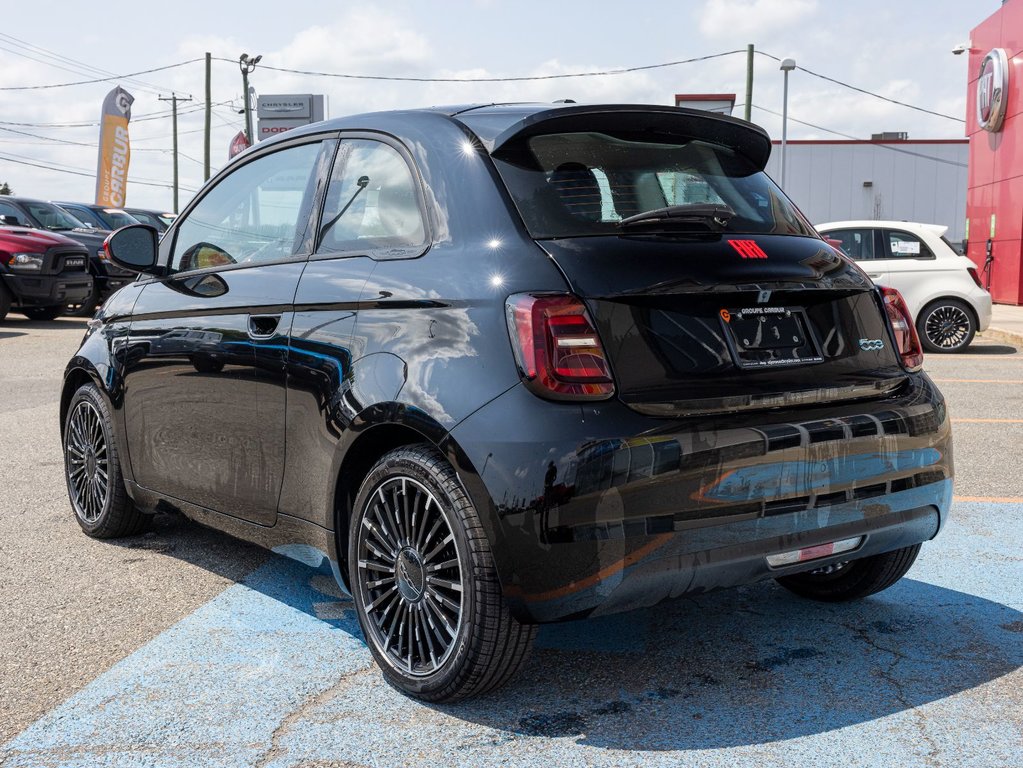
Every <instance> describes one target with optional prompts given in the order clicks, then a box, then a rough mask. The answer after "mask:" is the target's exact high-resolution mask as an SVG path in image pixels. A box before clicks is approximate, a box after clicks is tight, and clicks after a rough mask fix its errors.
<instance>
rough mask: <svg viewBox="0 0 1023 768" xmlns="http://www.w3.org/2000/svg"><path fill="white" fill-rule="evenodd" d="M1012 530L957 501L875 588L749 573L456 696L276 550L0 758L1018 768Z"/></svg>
mask: <svg viewBox="0 0 1023 768" xmlns="http://www.w3.org/2000/svg"><path fill="white" fill-rule="evenodd" d="M1020 541H1023V505H1013V504H979V503H970V504H963V503H960V504H957V505H956V506H955V509H954V510H953V515H952V517H951V519H950V521H949V524H948V526H947V528H946V530H945V531H944V532H943V533H942V535H941V536H940V537H939V538H938V539H937V540H936V541H934V542H932V543H930V544H928V545H925V547H924V550H923V554H922V555H921V558H920V560H919V561H918V563H917V565H916V566H915V567H914V569H913V570H912V571H911V572H910V576H909V577H907V578H906V579H904V580H903V581H901V582H900V583H899V584H897V585H896V586H895V587H893V588H891V589H890V590H888V591H886V592H885V593H882V594H881V595H878V596H875V597H873V598H870V599H868V600H865V601H862V602H860V603H855V604H846V605H821V604H816V603H811V602H807V601H803V600H799V599H797V598H795V597H792V596H790V595H789V594H788V593H787V592H785V591H784V590H782V589H780V588H778V587H776V586H775V585H773V584H770V583H764V584H757V585H753V586H750V587H746V588H743V589H738V590H730V591H722V592H718V593H714V594H709V595H703V596H700V597H698V598H692V599H685V600H680V601H675V602H673V603H670V604H667V605H662V606H659V607H657V608H653V609H649V610H644V611H638V612H634V613H630V614H622V615H619V616H610V617H604V618H601V619H597V620H592V621H585V622H575V623H572V624H565V625H561V626H557V627H545V628H543V630H542V631H541V634H540V638H539V639H538V643H537V648H536V650H535V652H534V654H533V657H532V658H531V660H530V661H529V662H528V663H527V665H526V666H525V667H524V669H523V670H522V672H521V673H520V675H519V676H518V677H517V678H516V679H515V680H514V681H513V682H512V684H511V685H509V686H508V687H506V688H505V689H503V690H501V691H499V692H496V693H495V694H492V695H490V696H487V697H484V698H482V699H479V700H476V701H473V702H469V703H466V704H461V705H454V706H427V705H423V704H420V703H418V702H415V701H412V700H411V699H408V698H405V697H403V696H401V695H399V694H398V693H396V692H395V691H393V690H392V689H391V688H389V687H388V686H387V685H385V684H384V683H383V682H382V679H381V677H380V674H379V671H378V670H377V669H376V667H375V666H374V665H373V663H372V660H371V657H370V655H369V652H368V650H367V649H366V647H365V645H364V643H363V641H362V636H361V634H360V632H359V630H358V626H357V622H356V620H355V617H354V615H353V613H352V610H351V604H350V602H349V601H348V600H347V599H346V598H344V597H342V595H341V594H340V592H339V591H338V590H337V588H336V587H335V586H334V585H333V582H332V580H331V577H330V576H329V575H327V574H324V573H321V572H319V571H314V570H312V569H309V568H308V567H306V566H303V565H300V564H298V563H293V562H290V561H286V560H284V559H281V558H274V559H272V560H271V561H270V562H269V563H268V564H267V565H265V566H264V567H262V568H260V569H258V570H257V571H255V572H254V573H252V574H251V575H250V576H249V577H248V578H247V579H246V580H245V583H244V584H237V585H234V586H232V587H230V588H229V589H227V590H226V591H224V592H223V593H222V594H221V595H220V596H218V597H217V598H215V599H214V600H212V601H211V602H209V603H208V604H206V605H205V606H203V607H202V608H200V609H199V610H198V611H196V612H195V613H193V614H192V615H191V616H189V617H187V618H186V619H184V620H183V621H181V622H179V623H178V624H177V625H175V626H174V627H172V628H171V629H169V630H168V631H166V632H165V633H163V634H162V635H160V636H159V637H157V638H156V639H155V640H153V641H152V642H151V643H149V644H147V645H146V646H144V647H143V648H140V649H139V650H138V651H136V652H135V653H134V654H132V655H131V656H129V657H128V658H126V659H125V660H124V661H122V662H120V663H119V664H117V665H115V666H114V667H113V668H112V669H111V670H109V671H108V672H106V673H105V674H103V675H101V676H100V677H98V678H97V679H96V680H94V681H93V682H92V683H91V684H90V685H88V686H87V687H86V688H84V689H83V690H82V691H80V692H79V693H78V694H76V695H74V696H72V697H71V698H70V699H69V700H68V701H67V702H65V703H64V704H62V705H61V706H59V707H57V708H56V709H54V710H53V711H52V712H50V713H49V714H47V715H46V716H45V717H43V718H42V719H40V720H39V721H38V722H36V723H35V724H33V725H32V726H30V727H29V728H28V729H26V730H25V731H24V732H23V733H22V734H20V735H19V736H18V737H16V738H15V739H13V740H12V741H11V742H9V743H8V744H7V745H5V747H4V748H3V749H2V750H0V763H2V764H3V765H4V766H10V768H15V767H18V768H20V767H22V766H31V767H32V768H37V767H38V766H90V767H92V766H110V767H111V768H124V767H127V766H168V767H172V768H177V767H178V766H192V767H195V766H216V767H218V768H219V767H220V766H223V767H224V768H227V767H229V766H250V765H261V766H274V767H275V768H283V767H284V766H298V765H318V764H332V763H343V764H346V765H347V764H353V765H372V766H396V765H424V766H425V765H430V766H437V765H466V766H475V765H511V766H515V765H521V766H526V765H558V766H575V765H579V766H582V765H616V766H617V765H644V766H661V765H663V766H668V765H679V764H699V765H708V766H711V765H736V764H750V765H758V766H759V765H765V766H773V765H779V766H781V765H817V764H832V763H838V762H844V763H849V764H855V765H862V766H890V765H900V766H916V765H920V766H923V765H933V764H949V765H970V766H1006V765H1020V764H1023V673H1021V671H1020V668H1021V666H1023V558H1021V556H1020V549H1019V542H1020ZM4 757H6V761H4V760H3V758H4Z"/></svg>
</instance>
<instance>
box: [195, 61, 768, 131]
mask: <svg viewBox="0 0 1023 768" xmlns="http://www.w3.org/2000/svg"><path fill="white" fill-rule="evenodd" d="M206 55H207V56H209V54H206ZM752 109H753V43H750V44H749V45H747V46H746V114H745V117H746V122H747V123H748V122H750V120H751V110H752Z"/></svg>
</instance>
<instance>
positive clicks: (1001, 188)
mask: <svg viewBox="0 0 1023 768" xmlns="http://www.w3.org/2000/svg"><path fill="white" fill-rule="evenodd" d="M1021 32H1023V0H1005V2H1004V3H1003V4H1002V6H1001V7H1000V8H999V9H998V10H997V11H996V12H995V13H993V14H992V15H991V16H990V17H988V18H987V19H986V20H985V21H983V22H982V23H981V24H980V25H979V26H978V27H977V28H976V29H974V30H973V32H972V33H971V34H970V46H969V55H970V62H969V73H970V75H969V83H968V86H967V88H968V90H967V100H966V104H967V109H966V135H967V136H969V140H970V155H969V174H968V182H967V193H966V216H967V219H968V221H969V248H968V251H967V255H968V256H969V257H970V258H971V259H972V260H973V261H974V262H975V263H976V264H977V265H978V266H979V267H984V266H985V263H986V262H988V261H989V258H990V262H989V267H990V276H989V279H990V291H991V296H992V298H994V300H995V301H996V302H999V303H1002V304H1017V305H1018V304H1023V270H1021V269H1020V262H1021V256H1023V253H1021V248H1020V246H1021V241H1023V135H1021V134H1023V116H1021V112H1023V99H1021V95H1023V94H1021V87H1020V86H1021V80H1023V72H1021V71H1020V70H1021V67H1023V34H1021ZM1017 144H1018V145H1019V146H1018V147H1017ZM1017 149H1018V150H1020V151H1017ZM987 279H988V278H987V277H986V278H985V282H986V281H987Z"/></svg>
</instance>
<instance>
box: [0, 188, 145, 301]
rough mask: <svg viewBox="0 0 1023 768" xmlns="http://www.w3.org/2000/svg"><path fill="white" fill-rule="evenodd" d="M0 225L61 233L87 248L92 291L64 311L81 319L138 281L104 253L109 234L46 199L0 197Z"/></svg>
mask: <svg viewBox="0 0 1023 768" xmlns="http://www.w3.org/2000/svg"><path fill="white" fill-rule="evenodd" d="M0 224H8V225H15V226H22V227H35V228H37V229H45V230H48V231H50V232H59V233H60V234H62V235H65V236H67V237H70V238H71V239H72V240H75V241H76V242H78V243H81V244H82V245H84V246H85V247H86V249H87V250H88V252H89V273H90V274H91V275H92V278H93V279H92V292H91V293H90V294H89V295H88V296H86V297H84V298H83V299H82V300H81V301H69V302H68V305H67V306H66V307H65V309H64V311H65V313H66V314H69V315H75V316H78V317H88V316H91V315H92V313H93V312H95V311H96V307H97V306H98V305H99V303H100V302H102V301H103V300H104V299H106V297H107V296H109V295H110V294H111V293H113V292H114V291H116V290H117V289H118V288H120V287H121V286H123V285H126V284H127V283H129V282H131V281H132V280H134V279H135V275H134V274H133V273H132V272H129V271H128V270H125V269H122V268H121V267H118V266H116V265H115V264H112V263H111V262H110V260H109V259H108V258H106V254H105V253H103V252H101V250H100V248H101V246H102V245H103V240H104V239H105V238H106V234H107V233H106V232H103V233H98V232H97V231H96V230H95V229H93V228H90V227H87V226H86V225H85V224H84V223H83V222H82V221H80V220H79V219H77V218H75V217H74V216H73V215H72V214H70V213H68V212H67V211H65V210H64V209H63V208H61V207H60V206H57V205H54V204H53V203H48V202H46V201H45V200H32V199H29V198H24V197H8V196H5V197H3V198H0Z"/></svg>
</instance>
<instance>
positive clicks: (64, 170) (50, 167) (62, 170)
mask: <svg viewBox="0 0 1023 768" xmlns="http://www.w3.org/2000/svg"><path fill="white" fill-rule="evenodd" d="M0 160H4V161H6V162H8V163H17V164H18V165H29V166H32V167H33V168H42V169H43V170H46V171H55V172H57V173H70V174H72V175H74V176H86V177H88V178H90V179H94V178H96V172H95V171H83V170H81V169H73V168H60V167H57V166H54V165H47V164H45V163H37V162H32V161H29V160H18V159H15V158H14V157H9V156H7V155H4V154H0ZM128 181H129V182H131V183H132V184H142V185H143V186H146V187H164V188H166V189H170V188H171V185H170V184H162V183H160V182H154V181H140V180H139V179H135V178H132V177H130V176H129V177H128ZM181 189H184V190H187V191H188V192H197V191H198V190H196V189H191V188H188V187H181Z"/></svg>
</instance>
